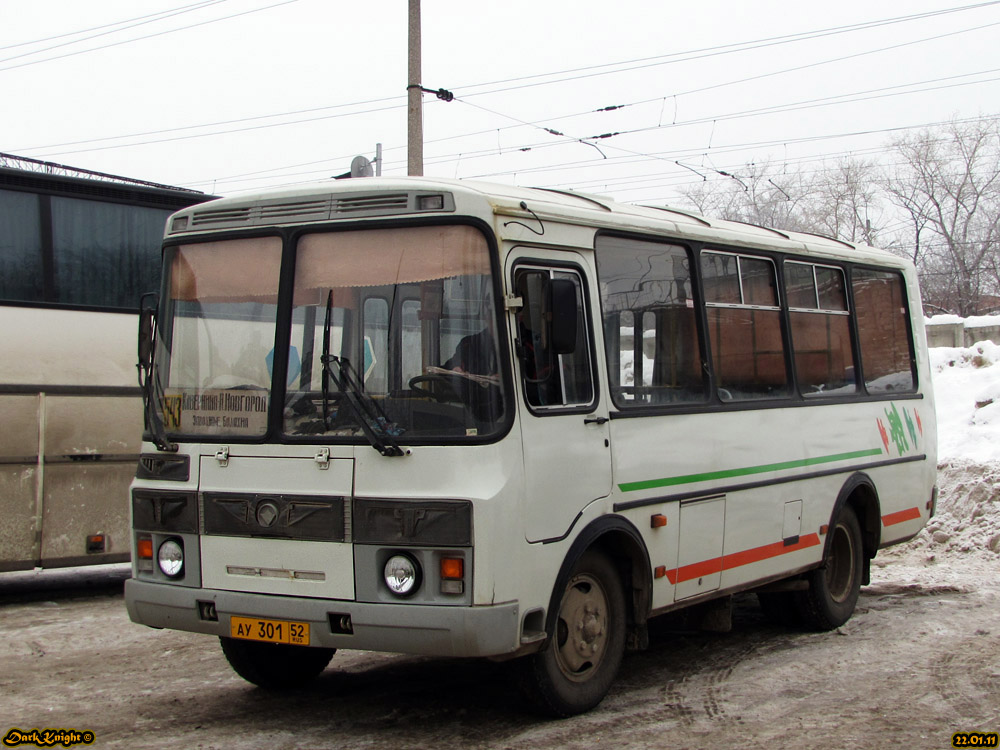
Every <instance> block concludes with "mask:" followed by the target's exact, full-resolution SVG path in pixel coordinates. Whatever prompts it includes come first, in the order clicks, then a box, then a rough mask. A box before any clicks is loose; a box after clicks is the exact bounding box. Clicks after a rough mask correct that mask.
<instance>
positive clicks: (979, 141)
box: [885, 120, 1000, 315]
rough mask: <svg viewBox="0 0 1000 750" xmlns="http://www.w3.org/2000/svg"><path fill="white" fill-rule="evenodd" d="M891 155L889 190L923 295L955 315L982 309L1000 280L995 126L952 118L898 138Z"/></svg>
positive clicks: (999, 135) (999, 152)
mask: <svg viewBox="0 0 1000 750" xmlns="http://www.w3.org/2000/svg"><path fill="white" fill-rule="evenodd" d="M891 153H892V154H893V155H894V157H895V158H896V159H897V160H898V161H899V163H898V164H897V165H896V166H895V167H894V168H892V169H891V170H890V172H889V174H888V177H887V179H886V183H885V184H886V191H887V193H888V196H889V199H890V200H891V201H892V202H893V203H895V204H896V205H897V206H898V207H899V208H901V209H902V210H903V211H904V212H905V213H906V215H907V217H908V219H909V222H908V223H909V225H910V227H911V230H912V234H911V235H910V238H909V239H910V241H909V242H908V243H906V244H908V245H909V246H910V248H911V249H912V255H911V257H912V258H913V259H914V261H915V262H916V263H917V265H918V267H919V268H920V270H921V273H922V276H923V279H922V281H923V286H924V296H925V300H926V301H927V302H928V303H929V304H930V305H931V306H933V307H935V308H937V309H942V310H947V311H949V312H954V313H957V314H959V315H974V314H976V313H978V312H980V301H981V298H983V297H984V296H985V295H989V294H992V293H995V292H996V290H997V285H998V281H1000V279H998V274H997V272H996V271H997V266H998V253H1000V246H998V244H1000V223H998V222H1000V127H998V124H997V122H996V121H993V120H978V121H973V122H962V123H959V122H953V123H951V124H949V125H947V126H945V127H943V128H940V129H935V130H924V131H922V132H920V133H918V134H916V135H913V136H908V137H905V138H901V139H899V140H897V141H895V142H894V143H893V144H892V146H891Z"/></svg>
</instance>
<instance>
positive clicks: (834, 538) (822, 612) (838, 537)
mask: <svg viewBox="0 0 1000 750" xmlns="http://www.w3.org/2000/svg"><path fill="white" fill-rule="evenodd" d="M829 533H830V538H829V539H828V540H827V547H826V554H825V556H824V557H823V565H822V566H821V567H819V568H817V569H816V570H813V571H812V572H810V573H809V574H808V580H809V588H808V589H807V590H806V591H801V592H796V594H797V597H796V599H797V602H796V603H797V604H798V610H799V616H800V617H801V618H802V624H803V625H805V627H807V628H809V629H812V630H833V629H834V628H838V627H840V626H841V625H843V624H844V623H845V622H847V621H848V620H849V619H850V617H851V615H852V614H853V613H854V607H855V605H856V604H857V603H858V595H859V594H860V593H861V577H862V575H863V559H862V555H863V554H864V550H863V547H862V541H861V525H860V524H859V523H858V517H857V515H856V514H855V513H854V510H853V509H852V508H851V507H850V506H845V507H844V508H843V509H842V510H841V511H840V513H839V514H838V516H837V520H836V521H835V522H834V523H833V524H832V525H831V526H830V532H829Z"/></svg>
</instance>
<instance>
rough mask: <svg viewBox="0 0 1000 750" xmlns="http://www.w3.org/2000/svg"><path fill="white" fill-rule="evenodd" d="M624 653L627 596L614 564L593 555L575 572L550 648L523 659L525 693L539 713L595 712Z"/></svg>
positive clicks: (522, 669)
mask: <svg viewBox="0 0 1000 750" xmlns="http://www.w3.org/2000/svg"><path fill="white" fill-rule="evenodd" d="M624 653H625V595H624V593H623V590H622V584H621V579H620V577H619V575H618V571H617V570H615V567H614V565H613V564H612V563H611V561H610V560H609V559H608V558H607V557H606V556H604V555H602V554H600V553H598V552H594V551H590V552H587V553H586V554H584V555H583V557H581V558H580V560H579V561H578V562H577V564H576V566H575V567H574V568H573V572H572V573H571V574H570V577H569V580H568V581H567V582H566V587H565V589H564V590H563V593H562V597H561V600H560V603H559V612H558V615H557V616H556V622H555V627H554V632H552V633H551V634H550V639H549V643H548V646H547V647H546V648H545V650H544V651H541V652H539V653H537V654H533V655H532V656H528V657H525V658H524V659H522V660H520V663H519V664H518V665H517V666H518V668H519V669H520V670H521V674H520V675H519V677H520V683H521V688H522V691H523V692H524V693H525V696H526V697H527V698H528V700H529V701H530V703H531V704H532V706H533V707H534V708H536V709H537V710H538V711H540V712H541V713H544V714H547V715H550V716H557V717H565V716H573V715H574V714H579V713H583V712H584V711H589V710H590V709H592V708H594V707H595V706H596V705H597V704H598V703H600V702H601V701H602V700H603V699H604V696H605V695H606V694H607V692H608V690H609V689H610V687H611V683H612V682H614V679H615V675H617V673H618V668H619V666H620V665H621V661H622V656H623V654H624Z"/></svg>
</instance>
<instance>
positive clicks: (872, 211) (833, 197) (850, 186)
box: [807, 158, 886, 245]
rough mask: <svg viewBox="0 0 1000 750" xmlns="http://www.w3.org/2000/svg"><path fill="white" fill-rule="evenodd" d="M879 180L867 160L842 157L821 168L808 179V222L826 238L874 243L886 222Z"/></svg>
mask: <svg viewBox="0 0 1000 750" xmlns="http://www.w3.org/2000/svg"><path fill="white" fill-rule="evenodd" d="M881 182H882V179H881V173H880V169H879V167H878V165H877V164H875V163H874V162H871V161H863V160H860V159H853V158H846V159H841V160H840V161H838V162H836V163H835V164H834V165H833V166H830V167H825V168H824V169H823V170H821V171H820V172H818V173H817V174H816V176H815V177H814V178H813V180H812V191H811V193H810V200H809V206H808V209H807V211H808V213H809V216H810V222H809V223H810V224H812V225H813V226H816V227H819V231H820V233H822V234H826V235H828V236H830V237H835V238H837V239H840V240H845V241H847V242H860V243H864V244H866V245H878V244H879V241H880V235H881V233H882V231H883V229H884V226H885V221H886V218H885V217H886V212H885V209H884V203H885V200H884V193H883V191H882V186H881Z"/></svg>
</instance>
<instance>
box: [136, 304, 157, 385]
mask: <svg viewBox="0 0 1000 750" xmlns="http://www.w3.org/2000/svg"><path fill="white" fill-rule="evenodd" d="M156 303H157V299H156V295H155V294H144V295H142V299H140V300H139V366H140V367H147V368H148V367H150V366H151V365H152V364H153V345H154V343H155V340H156Z"/></svg>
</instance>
